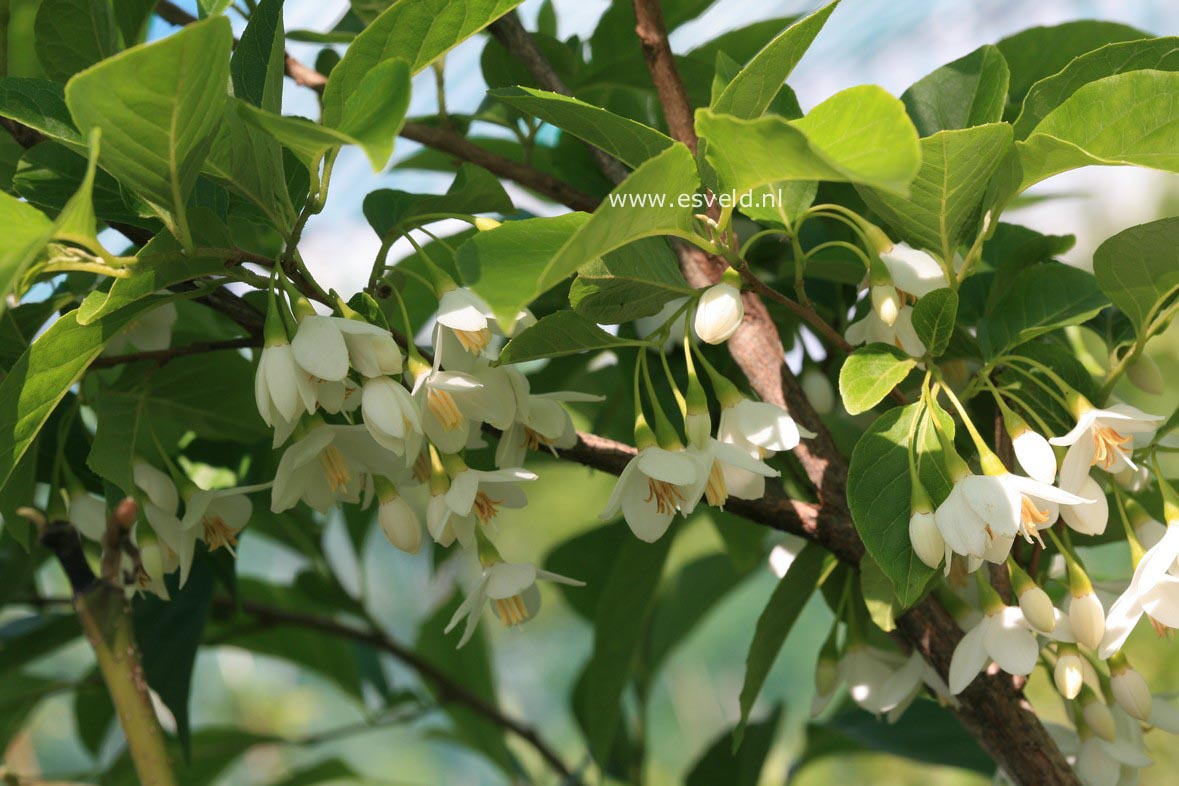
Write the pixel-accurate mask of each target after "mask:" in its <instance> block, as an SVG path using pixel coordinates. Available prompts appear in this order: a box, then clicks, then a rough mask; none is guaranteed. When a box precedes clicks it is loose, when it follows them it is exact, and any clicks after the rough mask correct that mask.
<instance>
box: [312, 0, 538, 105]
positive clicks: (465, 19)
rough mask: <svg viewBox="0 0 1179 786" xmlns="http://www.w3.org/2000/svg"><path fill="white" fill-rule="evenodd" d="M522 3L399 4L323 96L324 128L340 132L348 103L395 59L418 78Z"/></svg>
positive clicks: (339, 68) (450, 0) (353, 50)
mask: <svg viewBox="0 0 1179 786" xmlns="http://www.w3.org/2000/svg"><path fill="white" fill-rule="evenodd" d="M519 4H520V0H398V2H395V3H393V4H392V5H391V6H390V7H389V8H388V9H387V10H386V11H384V12H383V13H382V14H381V15H380V16H378V17H377V18H376V19H375V20H373V22H372V23H371V24H370V25H369V26H368V27H366V28H365V29H364V31H363V32H362V33H361V34H360V35H358V36H356V39H355V40H354V41H353V42H352V43H351V44H350V45H349V46H348V51H347V52H346V53H345V54H344V57H343V59H342V60H340V62H339V63H337V64H336V67H335V68H333V69H332V73H331V76H330V77H329V78H328V81H327V85H326V86H325V87H324V91H323V123H324V125H326V126H332V127H337V128H342V127H343V126H342V125H341V123H342V121H343V119H344V118H345V117H346V115H347V112H348V110H347V107H346V104H347V103H348V102H349V101H352V100H355V96H356V95H357V94H358V93H360V92H362V89H363V84H364V82H365V81H366V79H367V77H368V75H369V74H370V72H372V71H373V70H374V69H376V68H377V67H378V66H379V65H381V64H382V63H385V62H388V61H389V60H392V59H393V58H398V59H401V60H405V61H407V62H408V63H409V73H410V74H416V73H417V72H419V71H421V70H422V69H423V68H425V67H426V66H428V65H429V64H430V63H432V62H434V61H435V60H437V59H438V58H439V57H440V56H442V55H444V54H446V53H447V52H449V51H450V50H451V49H453V48H454V47H455V46H458V44H460V43H462V42H463V41H465V40H466V39H467V38H470V37H471V36H473V35H474V34H475V33H477V32H479V31H480V30H482V29H483V28H484V27H486V26H487V25H489V24H491V23H492V22H494V21H495V20H496V19H498V18H499V17H501V16H503V15H504V14H506V13H507V12H508V11H510V10H512V9H513V8H515V7H516V6H517V5H519Z"/></svg>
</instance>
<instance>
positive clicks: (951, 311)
mask: <svg viewBox="0 0 1179 786" xmlns="http://www.w3.org/2000/svg"><path fill="white" fill-rule="evenodd" d="M957 319H958V293H957V292H955V291H954V290H952V289H949V288H948V287H947V288H943V289H935V290H934V291H933V292H930V293H929V294H927V295H925V296H924V297H922V298H921V299H920V300H918V301H917V305H915V306H913V330H915V331H916V332H917V337H918V338H919V339H921V343H922V344H924V345H925V349H926V351H927V352H929V354H930V355H931V356H933V357H937V356H938V355H941V354H942V353H943V352H945V351H946V347H948V346H949V345H950V337H951V336H953V335H954V324H955V322H956V321H957Z"/></svg>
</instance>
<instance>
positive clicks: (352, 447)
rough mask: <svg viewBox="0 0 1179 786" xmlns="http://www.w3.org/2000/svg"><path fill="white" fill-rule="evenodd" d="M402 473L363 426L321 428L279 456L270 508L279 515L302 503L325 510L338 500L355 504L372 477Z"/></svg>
mask: <svg viewBox="0 0 1179 786" xmlns="http://www.w3.org/2000/svg"><path fill="white" fill-rule="evenodd" d="M404 473H405V462H404V460H403V459H401V458H400V457H398V456H397V455H396V454H395V453H393V452H392V451H389V450H387V449H385V448H383V447H381V446H380V445H379V444H377V442H376V440H374V439H373V438H372V436H371V435H370V434H369V433H368V431H367V430H366V429H365V427H364V426H363V425H355V426H337V425H327V424H320V425H318V426H316V427H315V428H313V429H311V430H310V431H309V432H308V433H307V434H306V435H305V436H304V437H303V438H302V439H300V440H298V441H296V442H295V443H294V444H293V445H291V446H290V447H289V448H287V449H286V451H285V452H284V453H283V455H282V459H281V460H280V461H279V464H278V471H277V472H276V473H275V477H274V489H273V491H272V494H271V501H270V509H271V511H273V512H274V513H281V512H282V511H284V510H289V509H290V508H292V507H294V506H295V504H296V503H298V502H299V500H303V501H304V502H306V503H307V504H308V505H310V506H311V507H313V508H315V509H316V510H318V511H320V512H321V513H322V512H326V511H327V509H328V508H330V507H331V506H332V505H333V504H335V503H336V501H337V500H342V501H345V502H359V501H360V495H361V492H362V491H364V490H365V489H366V487H367V486H368V485H369V481H371V478H372V476H374V475H381V476H384V477H388V478H397V477H399V476H401V475H403V474H404Z"/></svg>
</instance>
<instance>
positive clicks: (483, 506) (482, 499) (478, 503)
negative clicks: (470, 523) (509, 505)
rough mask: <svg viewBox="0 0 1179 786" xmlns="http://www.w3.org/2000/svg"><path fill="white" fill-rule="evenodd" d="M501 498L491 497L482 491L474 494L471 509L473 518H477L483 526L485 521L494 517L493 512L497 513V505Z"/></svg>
mask: <svg viewBox="0 0 1179 786" xmlns="http://www.w3.org/2000/svg"><path fill="white" fill-rule="evenodd" d="M503 502H504V501H503V500H502V499H492V498H491V497H489V496H487V494H485V493H484V492H482V491H480V492H479V493H478V494H476V495H475V504H474V506H473V507H472V510H474V512H475V518H477V519H479V523H480V524H483V525H484V526H486V525H487V522H489V521H491V520H492V519H493V518H495V514H497V513H499V507H498V506H499V505H502V504H503Z"/></svg>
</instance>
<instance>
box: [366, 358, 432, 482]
mask: <svg viewBox="0 0 1179 786" xmlns="http://www.w3.org/2000/svg"><path fill="white" fill-rule="evenodd" d="M360 412H361V414H362V415H363V416H364V425H365V427H366V428H367V429H368V433H369V434H371V435H372V437H373V439H375V440H376V441H377V443H378V444H380V445H381V446H383V447H384V448H386V449H388V450H391V451H393V452H394V453H396V454H397V455H398V456H403V457H405V458H406V460H407V461H412V460H413V459H416V458H417V456H418V453H419V452H420V451H421V448H422V432H423V430H422V417H421V414H420V412H419V411H418V402H417V401H416V400H415V399H414V397H413V396H412V395H411V394H410V392H409V391H408V390H406V389H405V387H404V386H403V385H401V384H400V383H398V382H396V381H395V380H393V379H390V378H389V377H372V378H371V379H367V380H365V382H364V386H363V388H362V392H361V404H360Z"/></svg>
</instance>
